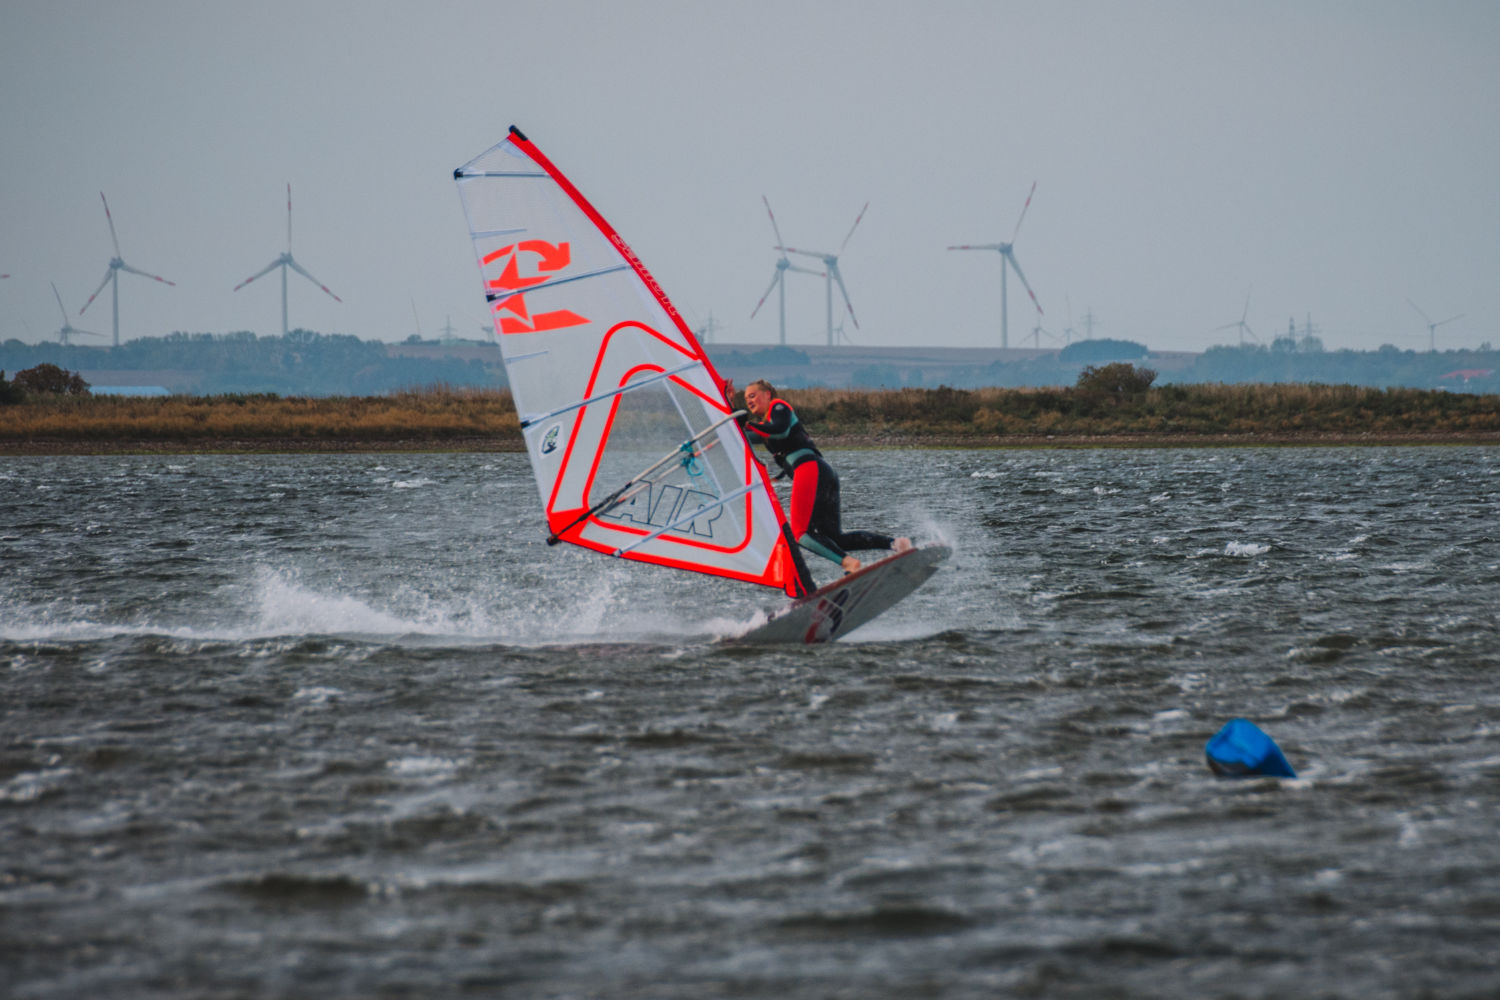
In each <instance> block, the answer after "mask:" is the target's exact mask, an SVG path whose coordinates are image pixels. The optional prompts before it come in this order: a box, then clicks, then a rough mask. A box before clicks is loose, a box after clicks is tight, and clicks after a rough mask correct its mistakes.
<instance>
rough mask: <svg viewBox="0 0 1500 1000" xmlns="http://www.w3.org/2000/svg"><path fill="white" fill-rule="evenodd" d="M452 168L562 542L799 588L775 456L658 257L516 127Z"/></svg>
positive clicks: (535, 467) (552, 527)
mask: <svg viewBox="0 0 1500 1000" xmlns="http://www.w3.org/2000/svg"><path fill="white" fill-rule="evenodd" d="M453 176H454V179H455V180H456V181H457V182H458V190H459V195H460V197H461V198H462V200H463V205H464V212H465V214H466V215H467V217H468V222H469V233H470V235H471V236H472V237H473V240H474V251H475V255H476V256H477V257H478V260H479V273H480V277H481V280H482V281H483V284H484V295H485V300H486V302H487V303H488V307H489V312H490V315H491V317H492V319H493V321H494V331H495V337H496V339H497V340H498V341H499V344H500V353H501V356H502V357H503V359H504V361H505V372H506V376H507V378H508V379H509V381H510V387H511V393H512V395H513V396H514V398H515V403H516V413H517V416H518V417H519V419H520V422H521V432H522V435H523V437H524V438H525V441H526V450H527V453H528V454H529V455H530V457H531V467H532V471H533V473H534V474H535V476H536V484H537V490H538V492H539V493H540V494H541V499H542V508H543V512H544V514H545V517H546V524H547V529H548V531H549V533H550V535H549V541H564V542H570V543H572V544H575V545H581V546H583V547H584V548H589V549H594V550H597V551H599V552H605V553H608V554H610V555H613V556H617V557H619V558H624V559H633V560H638V561H640V562H648V563H655V564H658V565H662V566H671V567H674V568H677V569H682V570H690V571H694V572H698V573H708V574H712V575H715V576H722V577H728V578H731V579H736V580H745V581H749V582H751V583H758V584H762V585H765V586H769V587H780V588H782V589H783V590H785V591H786V593H788V594H790V595H793V596H797V595H799V594H801V593H802V592H803V591H804V585H803V577H802V575H801V574H800V573H799V570H798V561H797V559H796V557H795V554H794V549H793V547H792V543H791V538H790V533H789V532H788V531H787V530H785V527H784V526H785V523H786V516H785V513H784V512H783V511H782V508H781V505H780V503H779V502H778V500H777V498H776V494H775V492H774V491H773V490H772V489H771V487H770V483H769V481H768V480H767V479H766V474H765V470H764V469H763V468H762V467H761V465H760V464H759V463H758V462H756V461H755V459H754V458H753V456H752V455H751V453H750V443H749V442H748V441H747V440H746V439H745V435H744V432H743V431H742V430H740V427H739V425H738V424H737V423H736V422H735V421H734V420H733V419H732V417H733V412H732V411H731V409H730V406H729V403H728V401H727V400H725V398H724V393H723V389H722V388H721V381H720V379H719V376H718V373H717V372H715V371H714V368H713V365H712V364H711V363H710V362H709V359H708V355H707V353H705V352H704V350H703V347H702V346H701V345H700V344H699V343H698V341H697V340H696V339H695V338H694V337H693V335H692V333H691V332H690V331H689V330H688V327H687V324H686V323H684V322H683V320H682V317H681V316H680V315H678V313H677V310H676V309H675V308H674V307H673V306H672V303H671V302H670V301H669V300H668V299H667V295H666V293H665V292H664V291H663V290H662V288H661V286H660V285H658V284H657V283H656V279H654V278H653V277H652V276H651V274H650V272H648V271H647V270H646V267H645V265H644V264H642V263H641V261H640V259H639V258H638V257H636V255H635V253H634V252H633V251H632V250H631V249H630V247H629V246H628V245H627V244H626V243H625V241H624V240H623V239H621V237H620V235H619V234H618V233H617V232H615V230H614V228H613V227H612V226H611V225H610V224H609V223H608V222H606V221H605V220H604V217H603V216H602V215H600V214H599V212H598V211H596V210H595V208H594V207H593V206H592V205H591V204H589V202H588V201H587V200H586V199H585V198H584V197H583V195H582V194H580V193H579V191H578V189H577V188H575V187H574V186H573V185H572V183H571V182H569V181H568V179H567V178H566V177H564V176H563V174H562V172H561V171H559V170H558V169H557V168H556V167H555V166H554V165H553V164H552V162H551V161H550V160H548V159H547V158H546V157H545V156H544V155H543V154H542V153H541V151H540V150H538V149H537V148H536V146H535V145H534V144H533V143H532V142H531V141H530V140H529V139H527V138H526V137H525V136H524V135H522V134H521V133H520V132H519V131H518V130H517V129H516V128H515V127H514V126H513V127H512V128H511V130H510V134H509V135H508V136H506V138H505V140H504V141H503V142H501V143H500V144H499V145H497V146H495V147H493V148H492V149H490V150H488V151H486V152H485V153H482V154H481V155H479V156H478V157H475V158H474V159H473V160H471V161H470V162H468V163H466V164H464V165H463V166H462V167H459V168H458V169H457V170H455V171H454V172H453ZM643 470H644V471H643Z"/></svg>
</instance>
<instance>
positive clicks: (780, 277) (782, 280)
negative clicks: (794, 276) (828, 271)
mask: <svg viewBox="0 0 1500 1000" xmlns="http://www.w3.org/2000/svg"><path fill="white" fill-rule="evenodd" d="M760 200H761V201H764V202H765V203H766V214H767V215H769V216H770V217H771V232H773V233H775V234H776V244H777V246H776V249H778V250H781V242H782V240H781V229H780V228H779V227H777V225H776V214H775V213H774V212H772V211H771V203H770V202H769V201H767V200H766V196H765V195H761V196H760ZM788 271H796V272H797V273H798V274H816V275H818V276H819V277H826V275H825V274H824V273H823V272H822V271H814V270H812V269H811V268H807V267H798V266H797V265H796V264H793V263H792V262H791V261H790V260H787V256H786V251H784V250H783V251H782V254H781V259H780V260H778V261H777V262H776V273H775V274H774V275H772V276H771V284H770V285H769V286H767V288H766V294H765V295H762V296H761V297H760V301H759V302H757V303H755V308H754V309H753V310H751V312H750V318H751V319H754V318H755V314H756V313H758V312H760V307H761V306H763V305H765V304H766V298H767V296H769V295H770V294H771V290H772V289H773V288H776V287H778V286H780V288H781V346H782V347H785V346H786V272H788Z"/></svg>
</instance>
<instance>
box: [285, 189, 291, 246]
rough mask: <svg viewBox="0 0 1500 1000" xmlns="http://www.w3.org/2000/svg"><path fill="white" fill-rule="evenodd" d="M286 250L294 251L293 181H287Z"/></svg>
mask: <svg viewBox="0 0 1500 1000" xmlns="http://www.w3.org/2000/svg"><path fill="white" fill-rule="evenodd" d="M286 252H287V253H291V252H292V182H291V181H287V182H286Z"/></svg>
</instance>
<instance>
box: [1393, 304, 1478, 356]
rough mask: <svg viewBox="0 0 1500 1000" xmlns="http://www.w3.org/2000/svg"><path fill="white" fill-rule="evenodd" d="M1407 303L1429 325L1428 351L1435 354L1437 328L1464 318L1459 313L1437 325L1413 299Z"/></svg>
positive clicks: (1439, 321) (1438, 322)
mask: <svg viewBox="0 0 1500 1000" xmlns="http://www.w3.org/2000/svg"><path fill="white" fill-rule="evenodd" d="M1406 302H1407V304H1408V305H1410V306H1411V307H1412V308H1413V309H1415V310H1416V311H1417V315H1418V316H1420V317H1422V321H1423V322H1424V323H1426V324H1427V349H1428V350H1429V351H1432V352H1434V353H1436V352H1437V328H1438V327H1440V326H1442V325H1443V324H1444V323H1452V322H1453V321H1454V320H1456V319H1463V318H1464V314H1463V313H1459V314H1458V315H1457V316H1449V317H1448V318H1447V319H1442V320H1438V321H1437V322H1436V323H1434V322H1433V321H1432V317H1430V316H1428V315H1427V314H1426V313H1424V312H1423V311H1422V309H1421V307H1420V306H1418V305H1417V304H1416V303H1415V302H1413V301H1412V300H1411V299H1407V300H1406Z"/></svg>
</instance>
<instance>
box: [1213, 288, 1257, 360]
mask: <svg viewBox="0 0 1500 1000" xmlns="http://www.w3.org/2000/svg"><path fill="white" fill-rule="evenodd" d="M1253 291H1255V289H1254V288H1253V287H1252V288H1251V289H1250V291H1247V292H1246V293H1245V308H1244V310H1243V311H1242V312H1241V313H1240V320H1239V322H1238V323H1225V324H1224V325H1223V326H1216V327H1214V332H1215V333H1217V332H1218V331H1220V330H1229V329H1235V330H1239V331H1240V346H1241V347H1244V346H1245V334H1247V333H1248V334H1249V335H1250V339H1251V340H1253V341H1255V342H1256V343H1257V344H1258V343H1260V338H1259V337H1257V336H1256V335H1255V331H1254V330H1252V329H1250V324H1249V323H1246V322H1245V317H1247V316H1249V315H1250V293H1251V292H1253Z"/></svg>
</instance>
